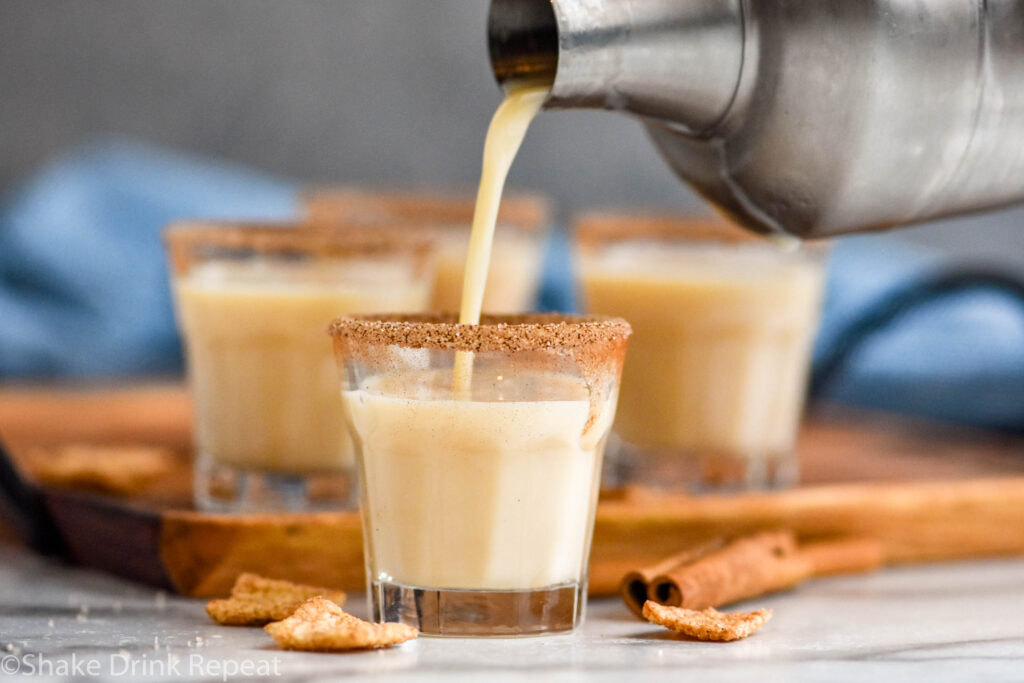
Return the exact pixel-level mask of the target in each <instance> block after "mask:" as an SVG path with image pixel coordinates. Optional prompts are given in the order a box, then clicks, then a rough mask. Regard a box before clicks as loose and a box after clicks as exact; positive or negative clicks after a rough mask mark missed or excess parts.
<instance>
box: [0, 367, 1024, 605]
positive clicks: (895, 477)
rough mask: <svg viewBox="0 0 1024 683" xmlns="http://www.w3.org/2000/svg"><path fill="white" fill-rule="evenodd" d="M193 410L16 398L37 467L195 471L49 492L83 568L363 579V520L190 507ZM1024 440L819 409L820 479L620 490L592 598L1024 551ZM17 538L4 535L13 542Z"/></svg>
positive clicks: (123, 395)
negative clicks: (723, 550) (811, 559)
mask: <svg viewBox="0 0 1024 683" xmlns="http://www.w3.org/2000/svg"><path fill="white" fill-rule="evenodd" d="M189 410H190V408H189V402H188V399H187V396H186V394H185V392H184V390H183V389H182V388H181V387H180V386H179V385H175V384H168V385H157V384H149V385H146V386H139V387H129V388H110V387H92V388H87V387H77V388H74V389H72V390H68V389H64V388H60V387H53V388H39V387H26V388H11V387H6V388H3V389H0V437H2V438H3V439H4V441H5V442H6V443H8V445H9V446H10V447H11V450H12V452H13V453H14V456H15V459H16V461H17V462H18V464H19V466H20V467H21V468H22V470H23V471H25V472H28V473H31V472H32V471H33V460H34V459H36V458H45V457H47V453H48V452H49V451H50V450H52V449H53V448H55V447H60V446H61V445H66V444H106V445H126V444H144V445H157V446H161V447H164V448H169V449H172V450H174V451H175V452H178V453H180V454H181V456H182V457H181V458H180V467H181V471H179V472H177V473H176V474H175V475H174V476H169V477H166V478H164V479H162V480H161V482H159V484H158V485H157V486H156V487H155V488H150V489H148V490H147V491H145V492H144V493H142V494H140V495H139V496H137V497H135V498H129V499H125V498H120V499H118V498H113V497H110V496H103V495H97V494H95V493H87V492H82V491H75V490H68V489H66V488H53V487H43V488H42V491H43V495H44V497H45V500H46V505H47V509H48V510H49V511H50V514H51V515H52V517H53V518H54V520H55V521H56V522H57V527H58V528H59V529H60V533H61V535H62V537H63V541H64V544H65V546H66V547H67V554H68V556H69V557H70V558H71V559H72V560H74V561H77V562H80V563H82V564H85V565H88V566H94V567H98V568H101V569H105V570H107V571H111V572H113V573H116V574H119V575H122V576H126V577H128V578H132V579H134V580H138V581H142V582H145V583H149V584H152V585H158V586H165V587H168V588H173V589H174V590H177V591H179V592H181V593H184V594H187V595H196V596H210V595H219V594H224V593H226V592H227V591H228V589H229V588H230V585H231V583H232V582H233V580H234V578H235V576H237V574H238V573H239V572H241V571H254V572H258V573H262V574H266V575H269V576H272V577H276V578H287V579H292V580H297V581H305V582H310V583H314V584H319V585H331V586H337V587H339V588H344V589H349V590H353V589H359V588H361V587H362V582H363V560H362V539H361V530H360V525H359V520H358V516H357V515H356V514H354V513H344V512H339V513H318V514H299V515H245V516H224V515H209V514H202V513H198V512H195V511H192V510H190V509H187V501H188V500H189V499H190V492H189V490H188V482H189V481H190V476H189V475H188V468H189V460H188V457H187V453H188V449H189V441H190V428H191V427H190V418H189ZM1022 446H1024V440H1022V439H1021V438H1020V437H1013V436H1007V435H1001V434H995V433H990V432H983V431H977V430H972V429H967V428H962V427H955V426H949V425H939V424H932V423H928V422H919V421H913V420H908V419H905V418H899V417H894V416H878V415H870V414H865V413H856V412H852V411H848V410H840V409H836V408H827V407H819V408H818V409H816V410H815V411H813V412H812V414H811V417H810V418H809V420H808V421H807V424H806V425H805V427H804V429H803V431H802V433H801V439H800V446H799V451H800V456H801V462H802V468H803V473H804V486H802V487H800V488H798V489H794V490H791V491H785V492H778V493H767V494H745V495H739V496H718V497H680V496H666V495H662V494H658V493H655V492H651V491H645V490H625V491H617V492H609V495H607V496H606V497H605V498H603V499H602V502H601V504H600V505H599V508H598V513H597V519H596V523H595V532H594V543H593V550H592V555H591V568H590V590H591V594H593V595H610V594H613V593H614V592H615V591H616V589H617V586H618V583H619V580H620V579H621V577H622V576H623V575H624V574H625V573H626V572H627V571H628V570H630V569H635V568H636V567H638V566H643V565H645V564H649V563H652V562H654V561H657V560H658V559H660V558H663V557H665V556H668V555H670V554H673V553H675V552H677V551H679V550H680V549H682V548H684V547H686V546H687V545H690V544H693V543H698V542H700V541H702V540H704V539H708V538H712V537H718V536H726V537H728V536H735V535H739V534H745V533H750V532H753V531H758V530H764V529H780V528H787V529H793V530H794V531H795V532H796V533H797V534H798V535H799V536H800V538H801V539H806V540H811V539H818V538H824V537H829V536H835V535H846V534H853V535H866V536H874V537H877V538H878V539H879V540H880V541H881V542H882V544H883V546H884V548H885V553H886V560H887V561H888V562H891V563H900V562H925V561H935V560H946V559H956V558H964V557H980V556H991V555H1005V554H1019V553H1024V525H1021V524H1020V520H1021V519H1022V518H1024V447H1022ZM0 537H2V534H0Z"/></svg>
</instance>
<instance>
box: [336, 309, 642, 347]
mask: <svg viewBox="0 0 1024 683" xmlns="http://www.w3.org/2000/svg"><path fill="white" fill-rule="evenodd" d="M457 320H458V318H457V316H455V315H454V314H445V313H424V314H412V315H401V314H383V315H358V316H346V317H343V318H338V319H337V320H335V321H334V322H333V323H331V326H330V328H329V332H330V334H331V335H332V336H334V337H335V338H337V339H346V340H350V341H360V342H364V343H368V344H375V345H379V346H401V347H404V348H412V349H439V350H451V351H472V352H474V353H480V352H488V351H499V352H507V353H514V352H519V351H537V350H545V349H548V350H559V349H567V350H568V349H579V348H585V347H592V346H595V345H601V344H609V343H613V342H619V341H624V340H625V339H627V338H628V337H629V336H630V335H631V334H632V333H633V330H632V328H631V327H630V325H629V323H628V322H626V321H625V320H623V319H622V318H612V317H605V316H577V315H561V314H555V313H549V314H545V313H527V314H519V315H483V316H481V324H480V325H463V324H460V323H458V322H457Z"/></svg>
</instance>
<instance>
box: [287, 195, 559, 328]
mask: <svg viewBox="0 0 1024 683" xmlns="http://www.w3.org/2000/svg"><path fill="white" fill-rule="evenodd" d="M303 203H304V204H305V207H306V212H307V216H308V218H309V221H310V222H311V223H313V224H314V225H332V224H335V223H338V222H341V223H344V224H361V225H378V224H389V225H402V226H404V227H406V228H407V229H409V230H410V231H413V232H414V234H419V235H429V236H430V238H431V239H432V241H433V243H434V246H435V257H436V259H437V269H436V271H435V278H434V292H433V296H432V299H431V303H430V308H431V310H435V311H457V310H459V306H460V304H461V297H462V277H463V274H464V270H465V265H466V249H467V246H468V243H469V232H470V226H471V224H472V221H473V210H474V208H475V204H476V202H475V200H474V198H473V197H472V196H471V195H469V194H465V195H460V194H454V193H445V192H427V191H423V190H410V191H401V190H384V189H378V190H370V189H361V188H334V189H331V188H322V189H312V190H309V191H308V192H306V193H305V196H304V198H303ZM550 220H551V209H550V202H549V201H548V200H547V199H546V198H544V197H543V196H541V195H538V194H528V193H514V192H513V193H507V194H506V195H505V196H503V197H502V201H501V209H500V210H499V212H498V224H497V228H496V230H495V236H494V239H495V246H494V252H495V253H496V254H500V255H501V258H496V259H494V260H493V261H492V262H491V267H490V270H489V272H488V277H487V288H486V290H485V293H484V305H483V310H484V311H487V312H490V313H522V312H524V311H529V310H532V309H533V306H534V303H535V300H536V297H537V289H538V284H539V279H540V270H541V262H542V260H543V251H544V243H545V239H546V234H547V229H548V227H549V225H550Z"/></svg>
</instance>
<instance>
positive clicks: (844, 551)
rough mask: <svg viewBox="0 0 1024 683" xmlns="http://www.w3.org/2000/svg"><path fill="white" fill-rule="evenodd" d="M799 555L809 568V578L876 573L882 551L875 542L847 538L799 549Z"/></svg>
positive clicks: (809, 544)
mask: <svg viewBox="0 0 1024 683" xmlns="http://www.w3.org/2000/svg"><path fill="white" fill-rule="evenodd" d="M799 553H800V555H801V556H802V557H803V558H804V560H806V561H807V562H808V563H809V564H810V565H811V576H834V575H837V574H858V573H861V572H870V571H874V570H875V569H880V568H881V567H882V566H883V565H884V564H885V549H884V548H883V547H882V542H881V541H879V540H878V539H877V538H869V537H860V538H858V537H847V538H839V539H836V540H830V541H817V542H815V543H807V544H805V545H801V546H800V549H799Z"/></svg>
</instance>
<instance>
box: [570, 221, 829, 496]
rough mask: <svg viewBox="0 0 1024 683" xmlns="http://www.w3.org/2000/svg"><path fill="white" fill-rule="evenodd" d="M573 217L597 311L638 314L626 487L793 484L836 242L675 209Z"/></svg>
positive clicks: (618, 464) (626, 382) (623, 473)
mask: <svg viewBox="0 0 1024 683" xmlns="http://www.w3.org/2000/svg"><path fill="white" fill-rule="evenodd" d="M574 227H575V241H576V260H577V263H576V266H577V268H576V270H577V273H578V278H579V283H580V288H581V290H582V292H581V293H582V296H583V299H584V304H585V306H586V308H587V310H590V311H594V312H599V313H606V314H611V315H621V316H623V317H626V318H628V319H629V321H630V323H631V324H632V325H633V328H634V332H635V334H634V337H633V340H632V341H631V348H632V352H631V354H630V360H629V362H628V363H626V367H625V370H624V374H623V380H622V395H621V401H620V407H619V411H618V414H617V418H616V423H615V433H616V435H617V437H618V441H619V444H618V447H617V448H616V449H615V453H614V454H613V457H612V461H613V462H614V465H615V468H616V469H617V472H616V475H617V478H618V482H617V483H637V484H643V485H649V486H655V487H658V488H663V489H686V490H698V491H722V490H750V489H771V488H781V487H786V486H791V485H793V484H795V483H796V481H797V479H798V476H799V465H798V460H797V456H796V453H795V441H796V436H797V427H798V425H799V422H800V417H801V413H802V409H803V403H804V394H805V391H806V381H807V375H808V370H809V367H810V359H811V346H812V343H813V341H814V338H815V335H816V333H817V329H818V320H819V312H820V307H821V299H822V290H823V285H824V274H825V261H826V256H827V250H826V249H825V247H824V246H822V245H820V244H810V245H808V244H803V245H801V244H799V243H797V242H796V241H795V240H791V241H789V242H780V241H779V240H775V239H769V238H765V237H762V236H759V235H755V234H752V233H748V232H747V231H745V230H743V229H742V228H739V227H737V226H735V225H732V224H730V223H727V222H725V221H724V220H722V219H701V218H694V217H689V216H680V215H674V214H650V213H629V212H603V213H591V214H586V215H583V216H580V217H578V218H577V219H576V220H575V221H574Z"/></svg>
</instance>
